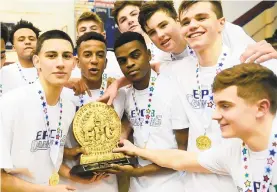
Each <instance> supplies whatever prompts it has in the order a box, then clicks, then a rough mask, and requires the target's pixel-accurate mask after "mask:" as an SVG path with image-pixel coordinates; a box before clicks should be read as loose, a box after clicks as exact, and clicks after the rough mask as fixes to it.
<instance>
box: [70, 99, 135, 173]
mask: <svg viewBox="0 0 277 192" xmlns="http://www.w3.org/2000/svg"><path fill="white" fill-rule="evenodd" d="M73 134H74V136H75V139H76V140H77V142H78V143H79V144H80V145H81V146H82V147H83V148H84V149H85V151H86V153H87V154H82V155H81V156H80V165H76V166H74V167H73V168H72V169H71V171H70V173H71V174H72V175H78V176H81V177H91V176H93V175H94V172H97V171H103V170H105V169H109V168H111V164H120V165H134V164H136V158H128V157H126V156H125V155H124V154H123V153H113V152H112V150H113V149H114V148H116V147H118V146H117V144H118V142H119V140H120V135H121V120H120V119H119V117H118V115H117V113H116V112H115V110H114V109H113V108H112V107H111V106H109V105H107V104H105V103H101V102H91V103H88V104H86V105H84V106H83V107H81V108H80V109H79V110H78V111H77V113H76V114H75V117H74V121H73Z"/></svg>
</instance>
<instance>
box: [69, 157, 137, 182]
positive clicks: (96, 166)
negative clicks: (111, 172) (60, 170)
mask: <svg viewBox="0 0 277 192" xmlns="http://www.w3.org/2000/svg"><path fill="white" fill-rule="evenodd" d="M111 164H119V165H132V166H134V165H136V164H137V158H136V157H130V158H127V157H126V158H122V159H115V160H110V161H101V162H97V163H90V164H86V165H76V166H74V167H72V169H71V170H70V174H71V175H76V176H79V177H82V178H91V177H93V175H94V172H97V171H102V170H105V169H109V168H111Z"/></svg>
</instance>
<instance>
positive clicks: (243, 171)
mask: <svg viewBox="0 0 277 192" xmlns="http://www.w3.org/2000/svg"><path fill="white" fill-rule="evenodd" d="M213 93H214V102H215V104H216V109H215V112H214V114H213V119H215V120H217V121H218V124H220V129H221V132H222V133H221V135H222V136H223V137H224V138H239V139H229V140H228V141H226V142H225V143H224V144H222V145H218V146H217V147H213V148H211V149H209V150H207V151H205V152H202V153H195V152H186V151H181V150H150V149H140V148H138V147H135V146H134V145H133V144H131V143H130V142H129V141H127V140H125V141H123V142H122V145H123V147H122V148H118V149H115V150H114V152H126V153H127V154H129V155H136V156H140V157H141V158H146V159H149V160H150V161H153V162H154V163H156V164H158V165H160V166H162V167H168V168H172V169H174V170H183V171H187V172H198V173H216V174H222V175H230V176H231V177H232V180H233V181H231V182H233V183H234V184H235V186H236V189H234V190H233V191H239V192H243V191H253V192H258V191H264V192H267V191H269V192H275V191H276V188H277V180H276V174H277V170H276V165H275V164H276V163H275V162H276V158H275V154H276V150H277V149H276V146H277V145H276V142H277V139H276V134H277V131H276V123H274V118H275V116H276V110H277V105H276V103H277V100H276V98H277V77H276V75H275V74H274V73H273V72H272V71H271V70H269V69H267V68H266V67H263V66H261V65H257V64H241V65H237V66H234V67H232V68H229V69H225V70H223V71H222V72H221V73H219V74H218V75H217V76H216V78H215V80H214V83H213ZM203 175H204V174H203ZM208 175H209V174H205V176H208ZM197 184H198V185H201V183H200V182H198V183H197ZM216 185H220V184H219V183H217V184H216ZM185 190H186V189H185ZM227 190H228V189H227V188H225V189H222V190H221V191H227ZM186 191H187V190H186ZM204 191H214V190H211V189H210V188H208V187H207V186H206V189H205V190H204ZM228 191H229V190H228Z"/></svg>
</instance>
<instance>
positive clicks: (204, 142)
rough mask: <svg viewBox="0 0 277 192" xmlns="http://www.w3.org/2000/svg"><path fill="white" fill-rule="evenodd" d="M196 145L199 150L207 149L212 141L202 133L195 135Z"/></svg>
mask: <svg viewBox="0 0 277 192" xmlns="http://www.w3.org/2000/svg"><path fill="white" fill-rule="evenodd" d="M196 146H197V148H198V149H200V150H207V149H210V148H211V146H212V141H211V139H210V138H209V137H207V136H206V135H202V136H199V137H197V139H196Z"/></svg>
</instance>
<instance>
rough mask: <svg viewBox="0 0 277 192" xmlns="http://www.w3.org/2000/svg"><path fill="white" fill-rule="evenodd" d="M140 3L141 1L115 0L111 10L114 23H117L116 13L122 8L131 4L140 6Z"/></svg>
mask: <svg viewBox="0 0 277 192" xmlns="http://www.w3.org/2000/svg"><path fill="white" fill-rule="evenodd" d="M141 4H142V1H122V0H119V1H118V0H117V1H116V2H115V3H114V8H113V10H112V16H113V17H114V20H115V22H116V24H117V25H118V21H117V19H118V13H119V12H120V11H121V10H122V9H124V7H126V6H127V5H133V6H137V7H140V6H141Z"/></svg>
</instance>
